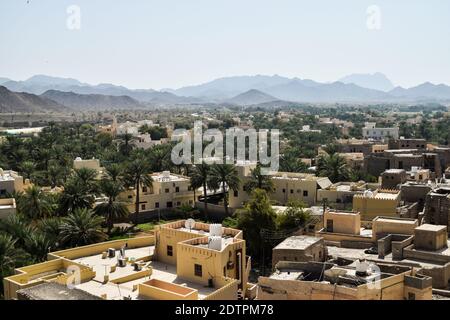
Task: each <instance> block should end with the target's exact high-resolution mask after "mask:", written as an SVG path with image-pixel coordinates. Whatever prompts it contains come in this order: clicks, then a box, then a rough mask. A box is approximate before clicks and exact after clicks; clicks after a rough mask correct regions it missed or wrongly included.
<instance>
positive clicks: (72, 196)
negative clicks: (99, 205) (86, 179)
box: [58, 179, 95, 215]
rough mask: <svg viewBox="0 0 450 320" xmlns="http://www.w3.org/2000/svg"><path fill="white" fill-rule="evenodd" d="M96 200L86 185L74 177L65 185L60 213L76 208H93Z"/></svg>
mask: <svg viewBox="0 0 450 320" xmlns="http://www.w3.org/2000/svg"><path fill="white" fill-rule="evenodd" d="M94 200H95V199H94V196H93V195H92V193H90V192H89V190H87V187H86V185H84V184H82V183H81V182H80V181H76V180H74V179H72V180H70V181H68V182H67V183H66V184H65V185H64V191H63V192H62V194H61V196H60V199H59V210H58V211H59V214H61V215H66V214H69V213H72V212H74V211H75V210H76V209H83V208H91V207H92V205H93V203H94Z"/></svg>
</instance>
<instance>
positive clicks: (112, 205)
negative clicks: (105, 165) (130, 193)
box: [94, 180, 130, 234]
mask: <svg viewBox="0 0 450 320" xmlns="http://www.w3.org/2000/svg"><path fill="white" fill-rule="evenodd" d="M123 190H124V188H123V186H122V184H121V183H119V182H114V181H112V180H102V181H101V183H100V192H101V193H102V194H103V195H105V196H106V197H107V198H108V201H107V202H102V203H100V204H98V205H97V206H96V207H95V208H94V213H95V214H97V215H100V216H103V217H104V218H105V220H106V225H107V226H108V234H110V233H111V229H112V228H113V223H114V220H116V219H118V218H124V217H127V216H128V215H129V213H130V212H129V211H128V207H127V205H126V204H125V203H124V202H122V201H117V200H116V198H117V197H118V196H119V194H120V193H121V192H122V191H123Z"/></svg>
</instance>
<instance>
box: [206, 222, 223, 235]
mask: <svg viewBox="0 0 450 320" xmlns="http://www.w3.org/2000/svg"><path fill="white" fill-rule="evenodd" d="M222 234H223V230H222V225H221V224H219V223H212V224H210V225H209V235H210V236H218V237H221V236H222Z"/></svg>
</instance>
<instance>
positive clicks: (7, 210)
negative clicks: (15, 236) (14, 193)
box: [0, 198, 16, 220]
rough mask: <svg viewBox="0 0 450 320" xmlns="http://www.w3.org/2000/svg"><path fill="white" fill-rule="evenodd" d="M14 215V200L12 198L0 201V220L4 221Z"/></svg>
mask: <svg viewBox="0 0 450 320" xmlns="http://www.w3.org/2000/svg"><path fill="white" fill-rule="evenodd" d="M15 213H16V200H15V199H14V198H10V199H0V220H3V219H6V218H8V217H9V216H10V215H13V214H15Z"/></svg>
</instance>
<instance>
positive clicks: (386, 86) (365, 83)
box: [338, 72, 394, 92]
mask: <svg viewBox="0 0 450 320" xmlns="http://www.w3.org/2000/svg"><path fill="white" fill-rule="evenodd" d="M338 81H339V82H342V83H346V84H348V83H353V84H356V85H357V86H359V87H363V88H367V89H374V90H379V91H384V92H388V91H390V90H392V89H394V85H393V84H392V82H391V80H389V79H388V78H387V77H386V75H384V74H383V73H381V72H375V73H354V74H350V75H348V76H345V77H342V78H340V79H339V80H338Z"/></svg>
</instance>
